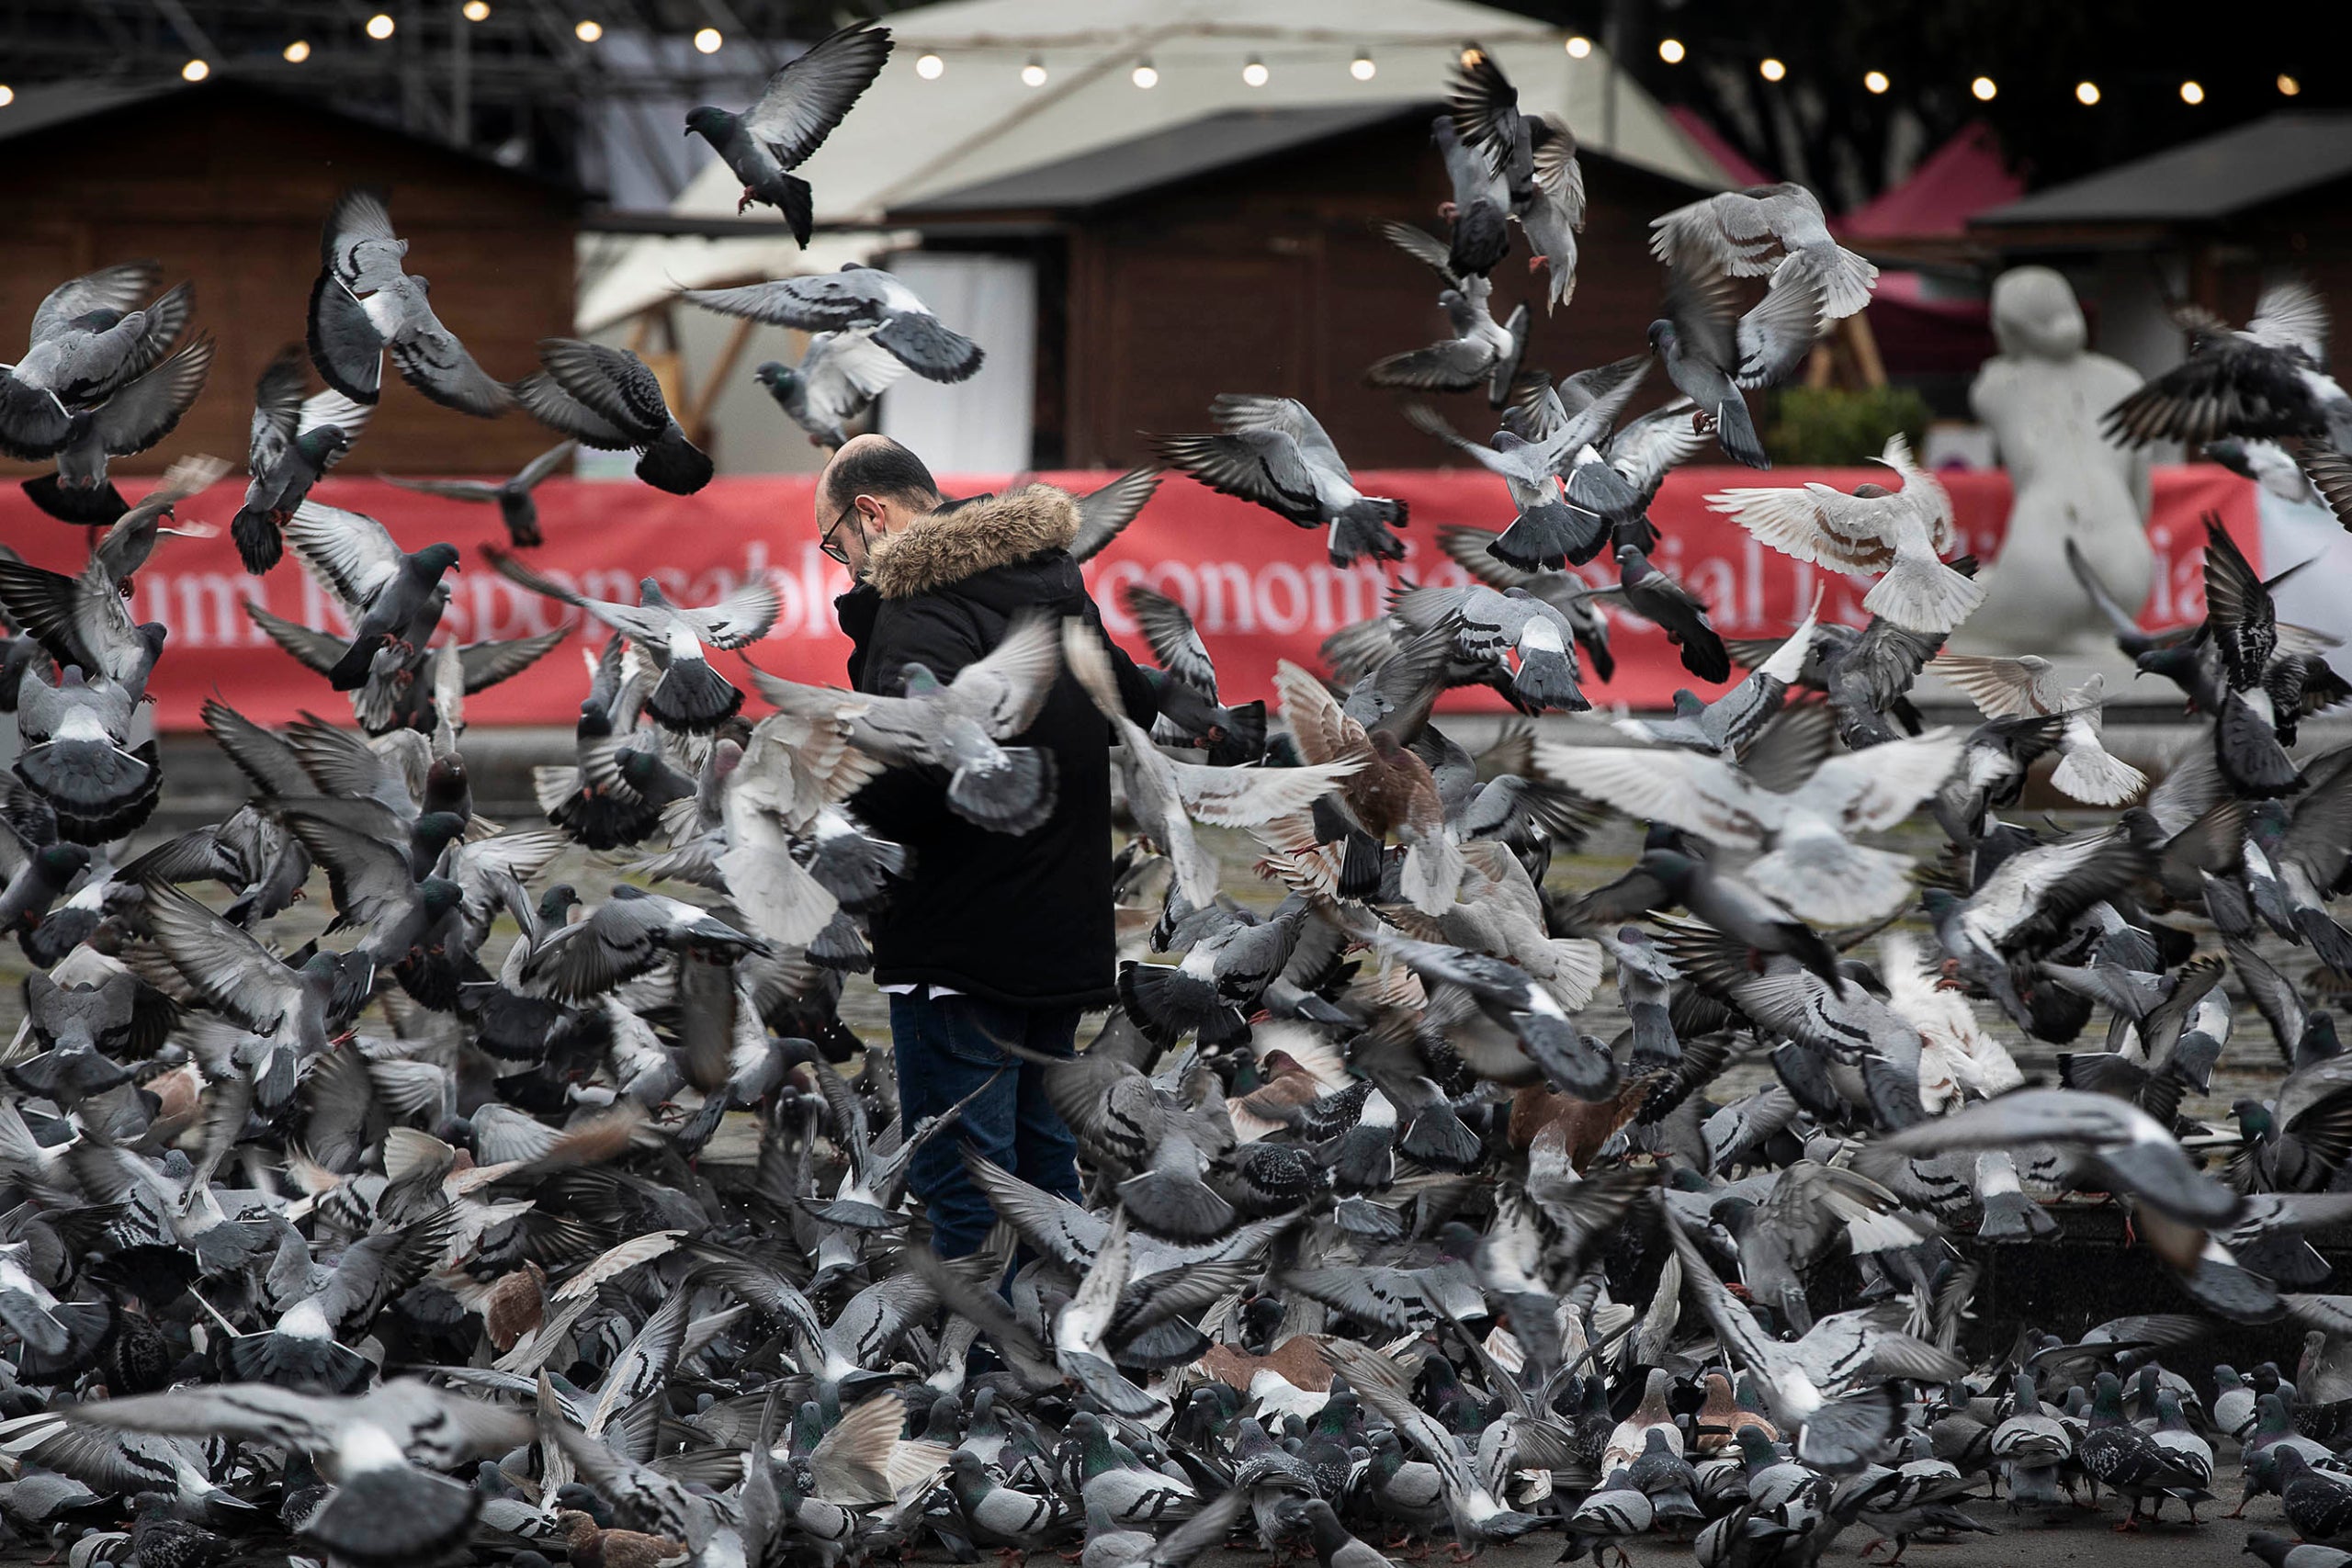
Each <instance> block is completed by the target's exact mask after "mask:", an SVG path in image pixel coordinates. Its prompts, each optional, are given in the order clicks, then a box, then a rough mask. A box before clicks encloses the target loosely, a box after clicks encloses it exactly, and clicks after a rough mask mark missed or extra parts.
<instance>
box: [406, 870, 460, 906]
mask: <svg viewBox="0 0 2352 1568" xmlns="http://www.w3.org/2000/svg"><path fill="white" fill-rule="evenodd" d="M416 894H417V898H418V900H419V901H420V902H421V903H423V904H424V910H425V913H427V914H429V915H446V914H447V913H448V912H449V911H450V910H452V909H454V908H457V907H458V905H460V904H462V903H464V902H465V900H466V890H465V889H464V888H462V887H460V886H458V885H457V884H456V883H454V882H452V881H450V880H449V879H448V878H447V877H446V876H428V877H426V878H425V879H424V881H422V882H420V883H418V884H417V885H416Z"/></svg>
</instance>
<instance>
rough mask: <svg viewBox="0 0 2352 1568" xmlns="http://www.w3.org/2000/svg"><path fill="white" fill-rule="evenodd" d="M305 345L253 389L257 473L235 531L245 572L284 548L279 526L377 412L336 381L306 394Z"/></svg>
mask: <svg viewBox="0 0 2352 1568" xmlns="http://www.w3.org/2000/svg"><path fill="white" fill-rule="evenodd" d="M302 386H303V378H302V351H301V349H300V348H299V347H288V348H286V349H284V350H282V351H280V352H279V354H278V355H277V358H275V359H273V360H271V361H270V362H269V365H268V367H266V369H264V370H263V371H262V373H261V383H260V385H259V386H258V387H257V388H256V389H254V420H253V441H252V446H251V447H250V449H249V455H248V457H247V459H246V467H247V471H248V472H249V473H250V474H251V475H252V478H251V479H249V480H247V482H246V485H245V501H244V504H243V506H241V507H239V508H238V509H237V515H236V518H235V520H234V521H233V522H232V523H231V524H230V527H229V531H230V534H231V536H232V537H234V538H235V540H236V542H237V556H238V558H239V559H241V560H243V562H244V565H245V570H247V571H250V572H252V573H253V574H254V576H256V577H258V576H260V575H261V574H262V573H263V572H266V571H267V570H269V569H270V568H271V567H274V566H276V565H277V562H278V559H279V558H280V557H282V556H283V555H284V554H285V541H284V539H283V537H282V536H281V535H280V533H279V530H280V529H282V528H283V527H285V525H286V520H287V519H288V518H289V517H291V516H293V515H294V509H295V508H296V507H298V506H300V505H301V504H302V498H303V497H304V496H306V495H308V494H310V493H311V486H312V485H314V484H316V483H317V482H318V481H319V479H320V476H322V475H323V474H324V473H325V472H326V471H327V470H328V469H329V468H334V466H335V464H337V463H338V462H340V461H342V460H343V456H344V454H345V453H346V452H348V451H349V450H351V444H352V443H353V442H355V441H356V440H358V439H359V433H360V432H361V431H363V430H366V429H367V428H368V418H369V416H370V415H372V414H373V413H374V412H375V411H374V410H373V409H371V408H370V407H368V405H367V404H365V403H361V402H356V401H355V400H352V399H351V398H349V397H346V396H345V394H343V393H342V392H339V391H336V390H335V389H334V388H332V387H330V388H329V389H327V390H325V391H323V392H320V393H317V394H315V395H314V396H311V397H310V398H307V399H306V398H304V397H303V395H302Z"/></svg>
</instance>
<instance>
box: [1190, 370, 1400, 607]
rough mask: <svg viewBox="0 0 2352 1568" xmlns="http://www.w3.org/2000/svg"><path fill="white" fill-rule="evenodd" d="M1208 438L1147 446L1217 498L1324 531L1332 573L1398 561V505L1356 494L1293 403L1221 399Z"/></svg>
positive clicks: (1312, 421)
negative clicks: (1394, 530) (1364, 562)
mask: <svg viewBox="0 0 2352 1568" xmlns="http://www.w3.org/2000/svg"><path fill="white" fill-rule="evenodd" d="M1209 413H1210V417H1212V418H1213V419H1215V420H1216V423H1217V424H1218V425H1219V426H1220V427H1221V428H1222V434H1216V435H1163V436H1159V437H1156V438H1155V442H1154V444H1155V446H1157V447H1158V449H1159V454H1160V456H1161V457H1164V458H1166V459H1167V461H1168V463H1169V465H1170V467H1171V468H1182V470H1183V471H1184V472H1186V473H1188V474H1190V475H1192V476H1193V478H1194V479H1198V480H1200V481H1201V483H1203V484H1204V485H1206V486H1208V487H1209V488H1210V489H1211V490H1214V491H1218V492H1220V493H1222V494H1225V495H1230V496H1236V497H1238V498H1239V499H1241V500H1243V501H1249V502H1256V503H1257V504H1258V505H1260V506H1262V507H1264V508H1265V509H1266V510H1267V511H1269V512H1272V513H1274V514H1275V515H1276V516H1279V517H1283V518H1287V519H1288V520H1289V521H1291V522H1292V523H1295V524H1296V525H1298V526H1299V527H1301V528H1314V527H1318V526H1328V528H1329V553H1330V558H1331V564H1332V565H1333V566H1347V565H1349V564H1351V563H1352V562H1354V561H1357V560H1361V559H1363V558H1364V557H1366V556H1370V557H1373V558H1375V559H1380V560H1401V559H1403V558H1404V555H1405V542H1404V541H1403V540H1402V539H1399V538H1397V536H1395V535H1394V534H1391V533H1390V532H1389V531H1388V530H1389V528H1390V527H1392V526H1394V527H1399V528H1401V527H1403V526H1404V525H1405V523H1406V519H1407V517H1408V508H1407V507H1406V504H1405V503H1404V502H1401V501H1391V500H1388V499H1386V498H1385V497H1382V496H1368V495H1365V494H1364V493H1363V491H1359V490H1357V489H1356V486H1355V480H1354V479H1353V477H1352V476H1351V475H1350V473H1349V472H1348V465H1347V463H1346V462H1345V461H1344V460H1343V459H1342V458H1341V457H1340V449H1339V448H1338V447H1337V446H1333V445H1332V444H1331V438H1330V436H1329V435H1328V434H1325V433H1324V430H1323V426H1322V425H1321V424H1319V423H1317V421H1316V418H1315V416H1314V415H1313V414H1312V413H1309V412H1307V409H1306V404H1304V403H1302V402H1300V401H1298V400H1296V399H1295V398H1272V397H1261V396H1255V395H1251V394H1246V393H1238V392H1221V393H1219V394H1218V395H1217V398H1216V401H1215V402H1214V403H1212V404H1211V405H1210V406H1209Z"/></svg>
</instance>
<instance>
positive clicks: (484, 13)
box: [465, 0, 490, 22]
mask: <svg viewBox="0 0 2352 1568" xmlns="http://www.w3.org/2000/svg"><path fill="white" fill-rule="evenodd" d="M465 17H466V20H468V21H469V22H486V21H488V20H490V0H466V10H465Z"/></svg>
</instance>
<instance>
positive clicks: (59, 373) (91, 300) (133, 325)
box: [0, 262, 195, 462]
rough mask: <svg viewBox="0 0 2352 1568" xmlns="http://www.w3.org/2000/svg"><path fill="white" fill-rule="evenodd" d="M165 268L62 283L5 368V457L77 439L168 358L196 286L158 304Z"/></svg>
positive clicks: (1, 433)
mask: <svg viewBox="0 0 2352 1568" xmlns="http://www.w3.org/2000/svg"><path fill="white" fill-rule="evenodd" d="M161 276H162V269H161V268H159V267H157V266H156V265H155V264H154V263H153V262H129V263H125V264H123V265H119V266H109V267H102V268H100V269H99V270H98V271H96V272H93V273H88V274H85V276H81V277H76V278H74V279H72V280H70V281H68V282H65V283H61V284H59V285H58V286H57V287H56V288H52V289H51V290H50V291H49V293H48V295H47V296H46V297H45V298H43V299H42V300H41V302H40V306H39V307H38V308H37V309H36V310H34V311H33V321H32V331H31V333H30V338H31V341H30V343H29V344H28V345H27V347H26V349H25V352H24V354H23V355H22V356H21V357H20V358H18V359H17V362H16V363H15V364H13V365H0V453H6V455H7V456H9V457H20V458H24V459H26V460H28V461H31V462H38V461H40V459H41V458H44V457H49V456H51V454H53V453H55V452H56V451H58V450H59V449H60V448H61V447H63V446H66V445H67V444H68V443H69V442H71V441H72V440H73V439H74V415H75V413H76V412H79V411H83V410H87V409H90V408H94V407H96V406H97V405H99V404H101V403H103V402H105V401H106V400H107V399H108V398H110V397H112V396H114V394H115V393H116V392H117V391H119V389H121V388H123V387H124V386H125V385H126V384H128V383H129V382H130V381H131V380H132V379H133V378H136V377H139V376H141V375H142V374H144V373H145V372H146V371H147V369H148V368H149V367H152V366H153V365H154V363H155V362H156V361H157V360H158V359H160V358H162V357H163V355H164V352H165V351H166V350H168V349H169V348H170V346H171V344H172V343H173V341H174V340H175V339H176V338H177V337H178V336H179V333H180V329H181V328H182V327H183V326H184V325H185V324H186V322H187V318H188V314H189V312H190V311H191V310H193V309H194V308H195V295H194V291H193V289H192V288H191V287H190V286H189V285H187V284H185V283H182V284H178V285H176V286H175V287H174V288H171V289H170V290H169V291H167V292H166V293H164V295H163V296H162V297H161V298H158V299H155V300H154V301H153V303H152V304H149V305H146V306H144V307H140V305H139V302H140V301H141V300H142V299H147V298H148V296H150V295H151V294H153V293H154V289H155V285H156V283H157V282H158V281H160V280H161Z"/></svg>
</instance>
